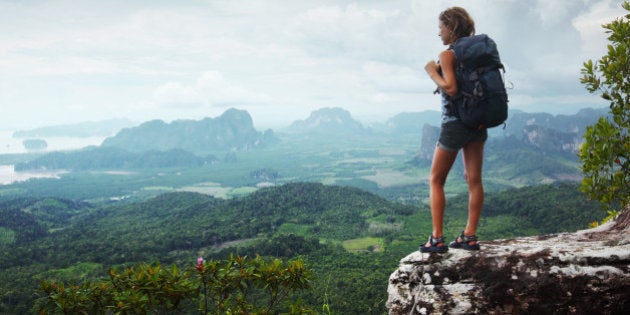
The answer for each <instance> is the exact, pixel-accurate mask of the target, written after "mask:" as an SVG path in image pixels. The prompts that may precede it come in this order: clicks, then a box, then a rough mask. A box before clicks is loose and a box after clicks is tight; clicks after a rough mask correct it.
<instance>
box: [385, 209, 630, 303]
mask: <svg viewBox="0 0 630 315" xmlns="http://www.w3.org/2000/svg"><path fill="white" fill-rule="evenodd" d="M629 226H630V207H628V208H626V209H625V211H623V213H622V214H621V215H619V216H618V217H617V219H616V220H614V221H610V222H608V223H607V224H605V225H602V226H600V227H598V228H595V229H589V230H583V231H578V232H576V233H561V234H553V235H545V236H538V237H526V238H518V239H505V240H494V241H487V242H481V246H482V250H481V251H478V252H468V251H465V250H457V249H451V250H450V251H449V252H448V253H446V254H422V253H420V252H414V253H411V254H410V255H408V256H407V257H405V258H403V259H402V260H401V261H400V266H399V267H398V269H397V270H396V271H394V272H393V273H392V274H391V276H390V278H389V286H388V289H387V291H388V295H389V297H388V300H387V309H388V311H389V314H396V315H398V314H406V315H407V314H410V315H411V314H535V313H538V314H630V312H629V310H630V228H629Z"/></svg>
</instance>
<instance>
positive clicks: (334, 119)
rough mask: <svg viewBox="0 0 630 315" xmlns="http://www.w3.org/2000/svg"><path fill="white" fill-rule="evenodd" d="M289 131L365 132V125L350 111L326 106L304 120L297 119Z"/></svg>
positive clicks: (324, 132)
mask: <svg viewBox="0 0 630 315" xmlns="http://www.w3.org/2000/svg"><path fill="white" fill-rule="evenodd" d="M284 131H285V132H288V133H313V134H340V133H364V132H366V131H367V129H366V128H365V127H363V125H362V124H361V123H360V122H359V121H357V120H355V119H354V118H352V115H351V114H350V112H349V111H347V110H345V109H343V108H340V107H325V108H321V109H318V110H316V111H313V112H311V115H310V116H309V117H308V118H306V119H304V120H297V121H295V122H293V124H291V125H290V126H289V127H287V128H286V129H285V130H284Z"/></svg>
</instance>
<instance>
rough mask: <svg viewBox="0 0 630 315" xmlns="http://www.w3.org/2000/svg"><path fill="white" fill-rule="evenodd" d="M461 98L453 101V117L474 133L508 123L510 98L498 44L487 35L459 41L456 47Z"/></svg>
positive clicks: (456, 95)
mask: <svg viewBox="0 0 630 315" xmlns="http://www.w3.org/2000/svg"><path fill="white" fill-rule="evenodd" d="M453 50H454V52H455V58H456V59H457V65H456V67H455V77H456V79H457V94H455V95H454V96H452V97H451V98H450V100H449V111H450V114H452V115H454V116H456V117H459V119H460V120H461V121H462V122H463V123H464V124H465V125H466V126H468V127H470V128H473V129H483V128H492V127H496V126H499V125H502V124H504V123H505V120H506V119H507V116H508V106H507V103H508V98H507V92H506V91H505V84H504V82H503V75H502V73H501V70H502V71H503V72H505V68H504V67H503V64H502V63H501V59H500V58H499V51H498V50H497V45H496V44H495V42H494V41H493V40H492V39H491V38H490V37H488V36H487V35H485V34H481V35H473V36H468V37H462V38H459V39H458V40H457V41H455V43H454V44H453Z"/></svg>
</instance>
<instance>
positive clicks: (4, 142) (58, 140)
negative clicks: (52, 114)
mask: <svg viewBox="0 0 630 315" xmlns="http://www.w3.org/2000/svg"><path fill="white" fill-rule="evenodd" d="M37 139H42V140H44V141H46V143H47V147H46V149H43V150H32V151H31V150H27V149H26V148H25V147H24V145H23V144H22V141H23V140H26V139H22V138H13V131H0V155H2V154H20V153H29V152H38V153H46V152H53V151H68V150H78V149H81V148H85V147H88V146H93V145H96V146H98V145H100V144H101V143H102V142H103V140H105V137H87V138H73V137H50V138H46V137H37ZM62 173H63V172H62V171H53V172H50V171H39V172H33V171H29V172H15V171H14V169H13V165H0V185H6V184H11V183H14V182H17V181H24V180H27V179H29V178H44V177H53V178H54V177H58V176H59V175H60V174H62Z"/></svg>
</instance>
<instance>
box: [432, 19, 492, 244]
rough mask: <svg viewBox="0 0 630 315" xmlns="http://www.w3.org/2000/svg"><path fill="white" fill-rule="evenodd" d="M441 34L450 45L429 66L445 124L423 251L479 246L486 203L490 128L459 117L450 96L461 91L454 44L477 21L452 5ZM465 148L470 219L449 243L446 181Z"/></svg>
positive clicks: (434, 166) (441, 24)
mask: <svg viewBox="0 0 630 315" xmlns="http://www.w3.org/2000/svg"><path fill="white" fill-rule="evenodd" d="M439 29H440V31H439V34H438V35H439V36H440V38H441V39H442V43H443V44H444V45H448V46H449V48H448V49H446V50H444V51H443V52H441V53H440V55H439V63H437V62H435V61H433V60H431V61H429V62H428V63H427V65H426V66H425V70H426V72H427V74H428V75H429V77H430V78H431V80H433V82H435V84H437V86H438V88H439V90H440V92H441V95H442V126H441V131H440V138H439V141H438V144H437V146H436V147H435V152H434V155H433V162H432V164H431V174H430V179H429V184H430V193H429V198H430V206H431V219H432V223H433V232H432V234H431V236H429V240H428V241H427V242H426V243H425V244H422V245H421V246H420V251H421V252H438V253H441V252H446V251H448V247H451V248H463V249H467V250H478V249H479V244H478V243H477V237H476V236H475V234H476V230H477V224H478V223H479V217H480V216H481V208H482V206H483V185H482V182H481V167H482V162H483V147H484V143H485V141H486V139H487V137H488V133H487V130H486V129H482V130H475V129H469V128H468V127H466V126H465V125H464V124H463V123H462V122H461V121H460V120H459V119H458V118H457V117H455V116H453V115H452V114H450V113H449V111H448V108H447V105H448V101H449V97H450V96H453V95H455V94H456V93H457V81H456V79H455V66H456V64H457V61H456V58H455V53H454V52H453V49H452V45H453V43H455V41H456V40H457V39H459V38H461V37H465V36H471V35H474V33H475V22H474V21H473V19H472V18H471V17H470V15H468V12H466V10H464V9H463V8H460V7H452V8H449V9H447V10H445V11H444V12H442V13H440V17H439ZM460 149H461V150H462V152H463V160H464V168H465V176H466V182H467V183H468V221H467V223H466V228H465V229H464V231H463V232H462V233H461V235H460V236H459V237H457V238H456V239H455V240H454V241H453V242H451V243H450V245H449V246H447V245H446V243H445V240H444V236H443V229H442V227H443V223H444V208H445V204H446V198H445V195H444V184H445V183H446V177H447V176H448V173H449V171H450V170H451V167H452V166H453V162H454V161H455V159H456V158H457V153H458V152H459V150H460Z"/></svg>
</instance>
